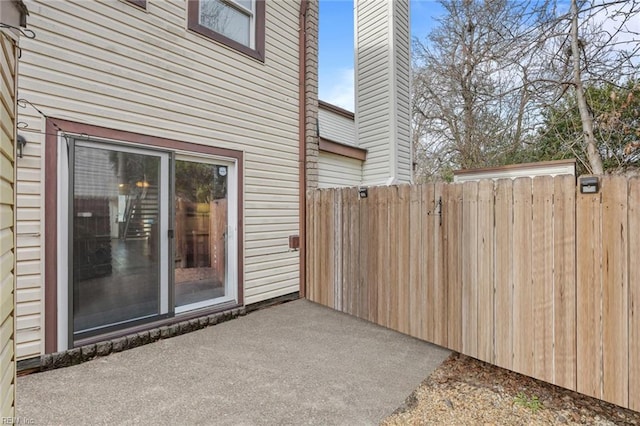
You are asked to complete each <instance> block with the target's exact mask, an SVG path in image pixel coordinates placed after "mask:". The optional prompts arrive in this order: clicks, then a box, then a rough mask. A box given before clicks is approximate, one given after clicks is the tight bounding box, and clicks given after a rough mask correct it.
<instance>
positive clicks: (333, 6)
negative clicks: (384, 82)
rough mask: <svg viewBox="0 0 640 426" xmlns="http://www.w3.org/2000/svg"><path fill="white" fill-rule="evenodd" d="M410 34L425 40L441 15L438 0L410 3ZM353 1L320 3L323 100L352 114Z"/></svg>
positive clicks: (321, 90) (320, 81)
mask: <svg viewBox="0 0 640 426" xmlns="http://www.w3.org/2000/svg"><path fill="white" fill-rule="evenodd" d="M410 6H411V11H410V14H411V35H412V36H413V37H418V38H420V39H424V38H425V37H426V35H427V34H428V33H429V30H430V29H431V28H432V27H433V25H434V24H435V22H434V20H433V18H434V17H437V16H439V15H440V14H442V7H441V6H440V5H439V4H438V3H437V2H436V1H435V0H410ZM353 21H354V19H353V0H320V35H319V43H320V52H319V86H320V87H319V92H320V99H321V100H323V101H326V102H329V103H332V104H335V105H337V106H340V107H342V108H345V109H348V110H350V111H353V107H354V104H353V98H354V93H353V77H354V75H353V59H354V49H353V36H354V34H353Z"/></svg>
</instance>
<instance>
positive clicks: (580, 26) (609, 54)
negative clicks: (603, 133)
mask: <svg viewBox="0 0 640 426" xmlns="http://www.w3.org/2000/svg"><path fill="white" fill-rule="evenodd" d="M539 7H540V9H539V12H541V11H543V12H542V13H541V14H542V15H544V16H545V17H546V19H545V21H544V23H543V24H542V25H541V26H540V30H539V33H540V35H539V37H540V43H539V50H538V55H539V56H540V57H541V58H543V59H544V62H543V63H544V64H547V66H546V69H543V70H538V72H537V73H533V74H532V75H531V81H530V83H531V86H532V87H535V89H536V94H537V96H538V99H543V100H544V101H543V102H542V103H541V105H542V106H544V107H549V106H552V105H553V104H555V103H556V102H557V101H559V100H561V99H563V98H566V97H567V96H573V97H574V98H575V102H572V103H573V104H574V105H575V106H576V108H577V109H578V112H579V117H580V122H581V125H582V137H581V143H580V144H579V146H578V147H577V149H579V150H580V151H582V152H583V153H584V157H585V158H586V160H587V163H586V164H585V168H586V169H587V171H588V172H590V173H593V174H602V173H604V171H605V170H604V166H603V157H604V156H606V155H608V154H607V152H608V148H607V145H606V143H605V141H603V140H599V139H598V138H597V137H596V133H597V132H595V130H594V129H595V127H596V123H595V122H594V121H595V120H597V119H598V118H599V117H603V115H601V114H598V111H595V110H594V106H593V105H591V104H590V103H589V98H588V96H586V90H587V88H598V87H604V86H605V85H608V86H613V87H615V86H622V85H623V84H624V83H625V82H628V81H630V80H634V79H636V78H637V76H638V71H637V70H638V66H639V65H640V58H639V57H638V54H639V53H640V38H639V35H640V33H639V31H640V1H638V0H624V1H621V0H591V1H587V0H570V4H569V9H568V10H567V11H564V12H563V11H560V10H559V8H558V5H557V4H556V2H555V1H554V2H551V1H547V2H545V3H543V4H542V5H541V6H539ZM634 24H635V27H634ZM551 130H553V129H551Z"/></svg>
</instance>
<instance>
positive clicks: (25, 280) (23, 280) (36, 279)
mask: <svg viewBox="0 0 640 426" xmlns="http://www.w3.org/2000/svg"><path fill="white" fill-rule="evenodd" d="M34 287H36V288H37V287H40V276H39V275H20V276H18V277H17V278H16V288H17V289H18V290H20V289H26V288H34Z"/></svg>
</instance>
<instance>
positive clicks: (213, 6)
mask: <svg viewBox="0 0 640 426" xmlns="http://www.w3.org/2000/svg"><path fill="white" fill-rule="evenodd" d="M188 26H189V29H190V30H192V31H195V32H197V33H199V34H202V35H204V36H207V37H210V38H212V39H214V40H216V41H218V42H220V43H223V44H225V45H227V46H229V47H232V48H234V49H236V50H239V51H241V52H243V53H245V54H247V55H249V56H251V57H253V58H256V59H259V60H261V61H264V27H265V2H264V0H189V11H188Z"/></svg>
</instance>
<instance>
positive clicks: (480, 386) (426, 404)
mask: <svg viewBox="0 0 640 426" xmlns="http://www.w3.org/2000/svg"><path fill="white" fill-rule="evenodd" d="M382 424H383V425H407V424H410V425H442V424H451V425H478V424H480V425H530V424H553V425H555V424H568V425H585V424H588V425H640V413H638V412H635V411H631V410H627V409H624V408H621V407H618V406H616V405H613V404H609V403H606V402H604V401H600V400H598V399H595V398H591V397H588V396H585V395H581V394H579V393H576V392H572V391H570V390H566V389H563V388H560V387H557V386H554V385H550V384H548V383H544V382H541V381H539V380H535V379H532V378H530V377H526V376H523V375H520V374H517V373H514V372H511V371H508V370H505V369H502V368H499V367H496V366H493V365H490V364H487V363H484V362H481V361H478V360H475V359H473V358H469V357H466V356H464V355H459V354H453V355H451V356H450V357H449V358H448V359H447V360H446V361H445V362H444V363H443V364H442V365H441V366H440V367H439V368H438V369H437V370H435V371H434V372H433V374H431V376H429V377H428V378H427V379H426V380H425V381H424V382H422V384H421V385H420V387H419V388H418V389H416V390H415V391H414V392H413V393H412V394H411V395H410V396H409V397H408V398H407V400H406V402H405V405H404V406H403V407H401V408H399V409H398V410H396V411H395V412H394V413H393V414H392V415H391V416H389V417H388V418H387V419H385V420H384V421H383V422H382Z"/></svg>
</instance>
